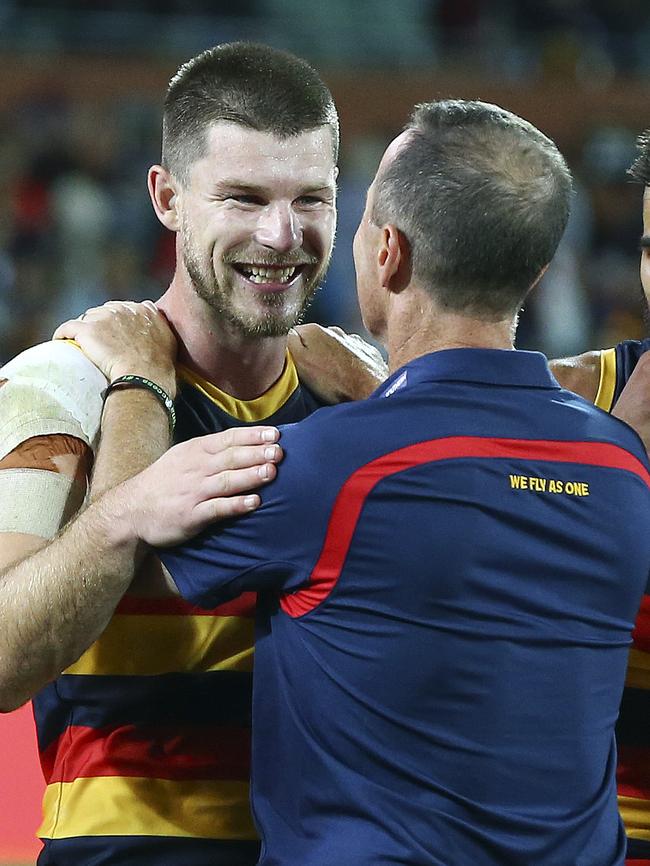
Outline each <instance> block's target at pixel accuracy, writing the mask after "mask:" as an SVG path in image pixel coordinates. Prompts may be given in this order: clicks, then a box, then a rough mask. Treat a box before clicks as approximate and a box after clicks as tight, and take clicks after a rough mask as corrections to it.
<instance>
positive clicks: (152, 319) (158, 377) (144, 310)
mask: <svg viewBox="0 0 650 866" xmlns="http://www.w3.org/2000/svg"><path fill="white" fill-rule="evenodd" d="M53 338H54V339H55V340H63V339H71V340H75V342H76V343H77V344H78V345H79V346H80V348H81V349H82V350H83V352H84V354H86V355H87V356H88V357H89V358H90V360H91V361H92V362H93V363H94V364H95V365H96V366H97V367H99V369H100V370H101V371H102V373H103V374H104V375H105V376H106V378H107V379H108V380H109V382H111V381H113V380H114V379H117V378H118V377H120V376H125V375H127V374H133V375H136V376H144V377H145V378H147V379H151V380H153V381H154V382H156V383H157V384H158V385H160V387H161V388H163V389H164V390H165V391H166V392H167V393H168V394H169V395H170V396H171V397H173V396H174V395H175V393H176V372H175V368H174V362H175V360H176V338H175V337H174V334H173V332H172V330H171V328H170V327H169V325H168V323H167V320H166V318H165V316H164V315H163V314H162V313H161V312H160V311H159V310H158V309H157V307H156V305H155V304H154V303H153V301H143V302H141V303H136V302H133V301H108V302H107V303H106V304H104V305H103V306H101V307H92V308H91V309H90V310H87V311H86V312H85V313H83V314H82V315H81V316H79V317H78V318H77V319H70V320H69V321H67V322H64V323H63V324H62V325H59V327H58V328H57V329H56V331H55V332H54V335H53Z"/></svg>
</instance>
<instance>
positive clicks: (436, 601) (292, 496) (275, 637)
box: [161, 349, 650, 866]
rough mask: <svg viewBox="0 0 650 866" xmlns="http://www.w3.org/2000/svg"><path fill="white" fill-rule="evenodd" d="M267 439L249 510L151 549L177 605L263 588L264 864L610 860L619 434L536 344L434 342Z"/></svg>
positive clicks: (642, 505)
mask: <svg viewBox="0 0 650 866" xmlns="http://www.w3.org/2000/svg"><path fill="white" fill-rule="evenodd" d="M281 441H282V444H283V446H284V448H285V453H286V456H285V459H284V462H283V463H282V464H281V466H280V469H279V473H278V477H277V479H276V480H275V481H274V482H273V483H272V484H271V485H270V486H269V487H268V488H266V489H265V490H264V491H263V494H262V498H263V505H262V507H261V508H260V509H259V510H258V511H256V512H254V513H252V514H250V515H247V516H246V517H244V518H242V519H240V520H237V521H232V522H229V523H227V524H223V525H222V526H221V527H216V528H215V530H214V531H213V532H210V533H204V534H203V535H201V536H200V537H199V538H197V539H196V540H194V541H193V542H190V543H188V544H186V545H183V546H182V547H179V548H175V549H172V550H166V551H161V557H162V559H163V562H164V563H165V565H166V566H167V567H168V568H169V570H170V572H171V574H172V576H173V578H174V580H175V581H176V583H177V585H178V587H179V589H180V591H181V593H182V594H183V595H185V596H186V597H187V598H188V599H189V600H191V601H193V602H195V603H199V604H201V605H205V606H211V605H215V604H216V603H217V602H221V601H224V600H226V599H227V598H230V597H233V596H236V595H237V594H239V593H240V592H242V591H243V590H251V589H255V590H257V591H258V592H259V602H258V632H257V643H256V661H255V687H254V707H253V732H254V733H253V780H252V781H253V788H252V790H253V795H252V796H253V809H254V815H255V819H256V822H257V824H258V827H259V830H260V833H261V836H262V841H263V853H262V858H261V861H260V862H261V863H262V864H264V866H272V864H273V866H276V864H282V866H295V864H300V866H342V864H345V866H383V864H412V866H420V864H421V866H425V864H427V866H429V864H439V866H509V864H513V866H514V864H517V866H532V864H535V866H614V864H620V863H622V862H623V856H624V851H625V838H624V834H623V831H622V827H621V823H620V819H619V816H618V811H617V806H616V789H615V782H614V770H615V764H616V754H615V744H614V723H615V720H616V715H617V711H618V705H619V701H620V697H621V691H622V687H623V680H624V675H625V666H626V660H627V651H628V646H629V643H630V633H631V629H632V626H633V623H634V618H635V614H636V611H637V608H638V606H639V601H640V598H641V595H642V593H643V591H644V589H645V587H646V583H647V579H648V574H649V572H650V489H649V484H650V475H649V472H648V470H649V466H648V463H647V459H646V455H645V451H644V449H643V446H642V444H641V442H640V440H639V438H638V437H637V435H636V434H635V433H634V432H633V431H632V430H631V429H630V428H629V427H627V426H626V425H625V424H623V423H622V422H620V421H617V420H616V419H615V418H612V417H610V416H608V415H607V414H605V413H604V412H602V411H601V410H599V409H596V408H595V407H593V406H592V405H591V404H589V403H587V402H585V401H584V400H582V399H581V398H579V397H576V396H575V395H574V394H571V393H569V392H567V391H564V390H562V389H561V388H560V386H559V385H558V383H557V382H556V381H555V379H554V378H553V376H552V375H551V373H550V371H549V369H548V366H547V363H546V360H545V358H544V357H543V356H542V355H539V354H537V353H529V352H520V351H497V350H479V349H452V350H446V351H441V352H436V353H432V354H430V355H426V356H424V357H421V358H418V359H416V360H414V361H413V362H411V363H410V364H408V365H406V366H405V367H403V368H402V369H401V370H399V371H397V372H396V373H395V374H394V375H393V376H391V378H390V379H389V380H388V382H387V383H385V385H384V386H382V388H380V389H379V390H378V391H377V392H376V393H375V394H374V395H373V396H372V397H371V398H369V399H368V400H365V401H361V402H358V403H350V404H345V405H341V406H337V407H332V408H327V409H322V410H320V411H317V412H316V413H315V414H313V415H311V416H310V417H309V418H307V419H306V420H304V421H302V422H300V424H297V425H292V426H288V427H285V428H283V430H282V440H281Z"/></svg>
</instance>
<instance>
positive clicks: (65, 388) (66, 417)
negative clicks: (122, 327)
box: [0, 340, 106, 451]
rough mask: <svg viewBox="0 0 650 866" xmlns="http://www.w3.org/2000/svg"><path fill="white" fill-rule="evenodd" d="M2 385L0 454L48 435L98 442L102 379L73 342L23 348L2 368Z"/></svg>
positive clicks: (54, 342) (101, 375)
mask: <svg viewBox="0 0 650 866" xmlns="http://www.w3.org/2000/svg"><path fill="white" fill-rule="evenodd" d="M0 384H1V387H0V416H1V417H0V440H2V444H3V446H4V447H3V448H2V450H4V451H6V450H7V449H8V448H9V447H11V446H13V447H15V445H16V444H18V442H20V441H23V440H24V439H25V438H28V436H38V435H49V434H51V433H67V434H69V435H72V436H77V437H78V438H81V439H83V440H84V441H85V442H87V443H88V444H91V445H92V444H93V443H94V442H95V441H96V439H97V436H98V431H99V424H100V419H101V413H102V405H103V391H104V389H105V388H106V378H105V377H104V375H103V374H102V373H101V371H100V370H99V369H98V368H97V367H95V365H94V364H93V363H92V362H91V361H90V360H89V358H87V357H86V355H84V353H83V352H82V351H81V349H80V348H79V347H77V346H76V345H75V344H74V343H72V342H69V341H63V340H51V341H49V342H47V343H40V344H38V345H36V346H32V347H31V348H29V349H26V350H25V351H24V352H21V353H20V354H19V355H16V357H15V358H13V359H12V360H11V361H8V362H7V363H6V364H5V365H4V366H3V367H2V368H0Z"/></svg>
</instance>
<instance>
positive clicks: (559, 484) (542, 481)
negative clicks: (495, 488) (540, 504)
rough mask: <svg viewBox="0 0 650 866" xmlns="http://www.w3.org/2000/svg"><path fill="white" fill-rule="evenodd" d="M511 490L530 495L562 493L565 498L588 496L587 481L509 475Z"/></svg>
mask: <svg viewBox="0 0 650 866" xmlns="http://www.w3.org/2000/svg"><path fill="white" fill-rule="evenodd" d="M510 488H511V490H528V491H530V492H532V493H563V494H564V495H565V496H589V483H588V482H587V481H560V480H559V479H557V478H540V477H539V476H536V475H510Z"/></svg>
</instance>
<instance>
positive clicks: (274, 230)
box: [255, 203, 302, 253]
mask: <svg viewBox="0 0 650 866" xmlns="http://www.w3.org/2000/svg"><path fill="white" fill-rule="evenodd" d="M255 240H256V241H257V243H258V244H260V245H261V246H264V247H269V249H272V250H276V251H277V252H279V253H287V252H289V251H290V250H295V249H297V248H298V247H301V246H302V225H301V223H300V220H299V218H298V216H297V215H296V214H295V213H294V210H293V208H292V207H291V204H289V203H287V204H284V203H282V204H272V205H267V207H266V208H264V213H262V214H260V218H259V221H258V223H257V231H256V233H255Z"/></svg>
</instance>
